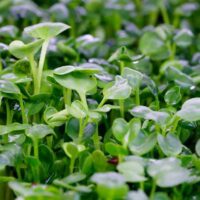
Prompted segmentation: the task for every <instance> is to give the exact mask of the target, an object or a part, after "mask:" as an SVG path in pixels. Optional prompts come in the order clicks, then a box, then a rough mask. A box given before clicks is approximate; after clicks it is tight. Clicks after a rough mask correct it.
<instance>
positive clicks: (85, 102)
mask: <svg viewBox="0 0 200 200" xmlns="http://www.w3.org/2000/svg"><path fill="white" fill-rule="evenodd" d="M79 96H80V98H81V102H82V103H83V105H84V106H85V108H86V109H87V110H88V105H87V100H86V96H85V94H84V93H81V92H79Z"/></svg>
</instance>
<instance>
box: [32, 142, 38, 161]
mask: <svg viewBox="0 0 200 200" xmlns="http://www.w3.org/2000/svg"><path fill="white" fill-rule="evenodd" d="M33 149H34V156H35V158H37V159H38V158H39V147H38V140H37V139H34V140H33Z"/></svg>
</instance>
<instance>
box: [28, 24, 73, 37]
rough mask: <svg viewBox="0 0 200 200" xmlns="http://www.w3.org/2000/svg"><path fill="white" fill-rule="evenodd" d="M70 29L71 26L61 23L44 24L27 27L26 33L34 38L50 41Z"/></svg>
mask: <svg viewBox="0 0 200 200" xmlns="http://www.w3.org/2000/svg"><path fill="white" fill-rule="evenodd" d="M69 28H70V26H68V25H66V24H63V23H59V22H44V23H39V24H36V25H32V26H29V27H26V28H25V29H24V32H25V33H27V34H28V35H30V36H32V37H34V38H41V39H50V38H53V37H55V36H57V35H58V34H60V33H62V32H63V31H65V30H67V29H69Z"/></svg>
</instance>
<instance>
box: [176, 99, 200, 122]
mask: <svg viewBox="0 0 200 200" xmlns="http://www.w3.org/2000/svg"><path fill="white" fill-rule="evenodd" d="M176 115H177V116H179V117H180V118H181V119H183V120H185V121H191V122H192V121H198V120H200V98H198V97H197V98H192V99H189V100H187V101H186V102H185V103H184V104H183V105H182V108H181V110H180V111H178V112H177V113H176Z"/></svg>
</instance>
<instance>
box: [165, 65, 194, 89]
mask: <svg viewBox="0 0 200 200" xmlns="http://www.w3.org/2000/svg"><path fill="white" fill-rule="evenodd" d="M165 75H166V77H167V79H168V80H169V81H174V82H175V83H176V84H178V85H180V86H181V87H183V88H191V87H194V82H193V80H192V78H191V77H190V76H188V75H187V74H185V73H183V72H181V71H180V70H178V69H177V68H175V67H171V66H170V67H167V69H166V70H165Z"/></svg>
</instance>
